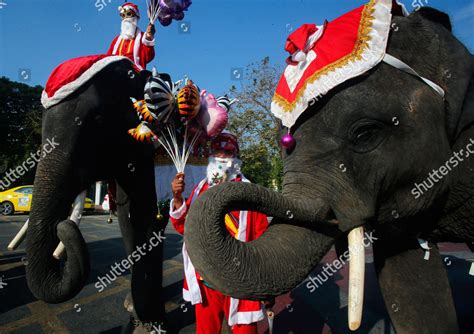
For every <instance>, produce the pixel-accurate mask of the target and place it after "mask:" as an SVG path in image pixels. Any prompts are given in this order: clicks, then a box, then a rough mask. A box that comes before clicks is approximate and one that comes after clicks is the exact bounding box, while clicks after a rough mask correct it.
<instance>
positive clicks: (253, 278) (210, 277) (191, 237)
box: [185, 182, 365, 328]
mask: <svg viewBox="0 0 474 334" xmlns="http://www.w3.org/2000/svg"><path fill="white" fill-rule="evenodd" d="M234 210H251V211H258V212H261V213H264V214H266V215H267V216H269V217H273V220H272V222H271V223H270V225H269V227H268V229H267V230H266V231H265V232H264V233H263V234H262V235H261V236H260V237H259V238H258V239H256V240H253V241H250V242H246V243H244V242H240V241H238V240H236V239H234V238H233V237H232V236H231V235H230V234H229V233H228V232H227V230H226V228H225V224H224V223H223V220H224V216H225V214H226V213H227V212H229V211H234ZM336 218H339V215H338V212H337V211H336V212H335V213H334V212H333V211H332V209H331V208H329V207H328V205H327V204H326V203H324V202H323V201H322V200H319V199H316V200H311V201H309V200H295V199H290V198H288V197H286V196H283V195H281V194H278V193H276V192H273V191H271V190H268V189H266V188H263V187H260V186H258V185H254V184H248V183H245V184H244V183H234V182H232V183H226V184H222V185H220V186H218V187H213V188H211V189H209V190H207V191H206V192H205V193H203V194H202V195H201V196H200V197H199V198H198V199H197V200H196V202H195V203H194V204H193V206H192V207H191V209H190V211H189V214H188V217H187V222H186V230H185V243H186V247H187V250H188V253H189V256H190V258H191V260H192V262H193V264H194V266H195V268H196V270H197V271H198V272H199V273H200V274H201V275H202V276H203V277H204V279H205V280H206V281H208V282H209V283H210V284H211V285H212V286H214V287H216V289H217V290H219V291H222V292H223V293H224V294H227V295H231V296H233V297H236V298H239V299H252V300H264V299H267V298H269V297H275V296H278V295H281V294H284V293H286V292H288V291H289V290H291V289H292V288H294V287H295V286H297V285H298V284H300V283H301V282H302V281H304V280H305V279H306V278H307V277H308V275H309V274H310V273H311V271H312V270H313V269H314V267H316V265H317V264H318V263H319V261H320V259H321V258H322V257H323V256H324V255H325V254H326V253H327V252H328V251H329V249H330V248H331V246H332V245H333V244H334V243H335V241H336V239H337V238H341V237H344V235H345V233H343V231H341V229H340V227H341V225H342V224H341V221H339V220H337V219H336ZM339 219H340V218H339ZM343 219H346V217H343ZM346 223H347V222H346ZM364 223H365V222H364V221H363V220H361V221H357V222H355V224H354V223H353V224H352V226H357V227H356V228H353V229H352V230H351V231H350V232H349V233H348V244H349V249H357V250H358V251H357V252H352V253H351V261H350V265H351V268H350V282H349V291H350V292H349V302H350V307H349V314H350V321H351V325H350V326H351V328H357V327H358V326H359V325H360V317H361V314H362V298H363V297H362V296H363V287H364V269H365V252H364V249H363V247H362V248H361V244H362V240H363V238H364V228H363V224H364ZM343 225H346V226H347V224H343ZM303 245H304V246H303ZM211 254H212V256H210V255H211Z"/></svg>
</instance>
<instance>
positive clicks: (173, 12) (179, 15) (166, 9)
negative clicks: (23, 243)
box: [147, 0, 192, 27]
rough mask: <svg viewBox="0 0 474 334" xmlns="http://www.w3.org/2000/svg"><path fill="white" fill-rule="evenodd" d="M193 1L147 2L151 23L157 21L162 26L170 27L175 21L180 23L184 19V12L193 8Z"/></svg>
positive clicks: (148, 0) (152, 0)
mask: <svg viewBox="0 0 474 334" xmlns="http://www.w3.org/2000/svg"><path fill="white" fill-rule="evenodd" d="M191 3H192V1H191V0H147V7H148V17H149V18H150V23H151V24H154V23H155V21H156V20H158V21H160V23H161V25H163V26H165V27H166V26H169V25H170V24H171V22H172V21H173V20H176V21H180V20H182V19H183V18H184V12H185V11H187V10H188V8H189V6H191Z"/></svg>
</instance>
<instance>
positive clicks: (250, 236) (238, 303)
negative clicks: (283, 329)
mask: <svg viewBox="0 0 474 334" xmlns="http://www.w3.org/2000/svg"><path fill="white" fill-rule="evenodd" d="M211 149H212V155H211V156H210V157H209V164H208V167H207V177H206V179H204V180H202V181H201V182H199V184H198V185H196V186H195V187H194V189H193V191H192V192H191V195H190V197H189V198H188V199H187V200H186V201H184V200H183V198H182V197H181V194H182V192H183V191H184V174H182V173H178V174H177V175H176V177H175V179H174V180H173V183H172V190H173V200H172V201H171V204H170V219H171V222H172V224H173V226H174V227H175V229H176V231H178V233H180V234H184V230H185V222H186V215H187V212H188V209H189V207H190V206H191V205H192V203H193V202H194V201H195V200H196V198H197V197H198V196H200V195H201V194H202V193H203V192H205V191H206V190H207V189H209V188H210V187H214V186H216V185H218V184H220V183H222V182H249V181H248V180H247V179H246V178H245V176H244V175H243V174H242V172H241V171H240V166H241V162H240V160H239V159H237V154H238V152H239V146H238V142H237V138H236V137H235V136H234V135H233V134H231V133H228V132H225V131H224V132H222V133H221V134H219V135H218V136H217V137H216V138H215V139H213V141H212V142H211ZM225 223H226V228H227V230H228V231H229V233H230V234H231V235H232V236H233V237H234V238H236V239H238V240H240V241H242V242H247V241H251V240H254V239H256V238H258V237H259V236H260V235H261V234H262V233H263V232H264V231H265V230H266V228H267V227H268V220H267V217H266V216H265V215H264V214H261V213H258V212H251V211H233V212H231V213H229V214H227V215H226V217H225ZM209 256H212V254H209ZM183 261H184V274H185V280H184V287H183V297H184V299H185V300H186V301H189V302H191V303H192V304H193V305H195V310H196V331H197V333H220V331H221V326H222V317H223V316H225V319H226V320H227V323H228V324H229V326H230V327H231V328H232V332H233V333H257V324H256V322H257V321H260V320H262V319H264V313H263V311H262V308H261V303H260V302H258V301H250V300H239V299H235V298H232V297H229V296H225V295H224V294H222V293H221V292H219V291H217V290H215V289H213V288H212V286H211V285H210V284H209V283H207V282H206V281H204V279H203V278H202V277H201V275H200V274H199V273H198V272H196V270H195V269H194V266H193V264H192V262H191V260H190V258H189V256H188V253H187V250H186V245H185V244H183ZM229 261H233V259H229ZM236 265H238V264H236Z"/></svg>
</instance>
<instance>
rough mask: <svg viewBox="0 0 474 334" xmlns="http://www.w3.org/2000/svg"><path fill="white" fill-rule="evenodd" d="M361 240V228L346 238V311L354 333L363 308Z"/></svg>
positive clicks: (362, 249) (362, 233)
mask: <svg viewBox="0 0 474 334" xmlns="http://www.w3.org/2000/svg"><path fill="white" fill-rule="evenodd" d="M363 240H364V228H363V227H357V228H355V229H353V230H352V231H350V232H349V235H348V236H347V241H348V243H349V252H350V262H349V301H348V308H347V309H348V321H349V329H350V330H351V331H355V330H357V329H358V328H359V327H360V323H361V320H362V310H363V307H364V276H365V250H364V245H363Z"/></svg>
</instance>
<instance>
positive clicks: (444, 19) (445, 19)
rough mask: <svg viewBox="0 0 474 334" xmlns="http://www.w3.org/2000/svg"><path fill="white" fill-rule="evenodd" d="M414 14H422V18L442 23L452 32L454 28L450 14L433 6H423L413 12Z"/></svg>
mask: <svg viewBox="0 0 474 334" xmlns="http://www.w3.org/2000/svg"><path fill="white" fill-rule="evenodd" d="M411 15H412V16H417V15H418V16H421V17H422V18H424V19H426V20H429V21H432V22H435V23H439V24H441V25H442V26H443V27H445V28H446V29H448V30H449V31H450V32H451V31H452V30H453V29H452V25H451V20H450V18H449V15H448V14H446V13H443V12H441V11H439V10H437V9H434V8H431V7H421V8H420V9H419V10H417V11H416V12H414V13H413V14H411Z"/></svg>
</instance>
